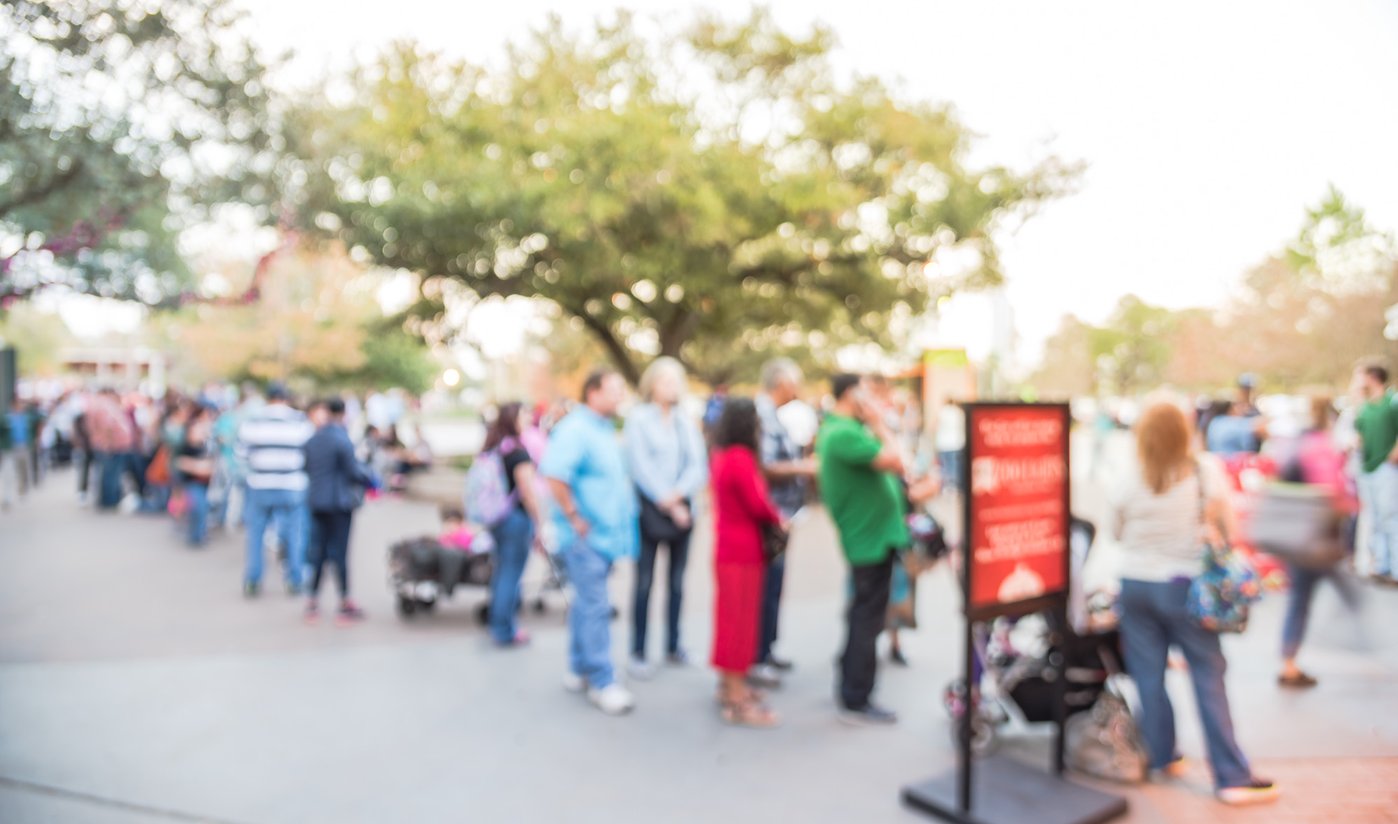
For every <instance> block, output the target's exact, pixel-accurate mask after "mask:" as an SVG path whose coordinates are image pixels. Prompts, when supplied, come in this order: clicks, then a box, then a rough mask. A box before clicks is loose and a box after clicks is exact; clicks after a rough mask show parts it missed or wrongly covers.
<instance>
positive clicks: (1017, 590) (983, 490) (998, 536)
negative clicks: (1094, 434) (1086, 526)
mask: <svg viewBox="0 0 1398 824" xmlns="http://www.w3.org/2000/svg"><path fill="white" fill-rule="evenodd" d="M1068 424H1069V417H1068V409H1067V407H1066V406H1064V405H1061V404H968V405H967V407H966V450H967V453H968V455H967V457H968V458H969V460H968V462H967V463H968V464H969V466H968V467H967V469H966V471H967V472H968V474H969V478H968V479H967V480H968V485H967V489H968V490H969V494H968V496H967V501H966V535H967V538H968V542H967V545H968V546H969V548H970V554H969V569H968V570H967V572H968V573H969V576H968V577H969V579H970V580H969V582H968V593H969V594H968V598H967V611H968V613H970V614H979V615H984V614H988V613H989V614H999V613H1005V612H1014V611H1016V607H1017V606H1022V607H1026V608H1027V607H1029V606H1031V605H1034V604H1037V603H1041V602H1042V601H1043V599H1045V598H1049V597H1055V596H1057V597H1063V596H1064V595H1065V594H1066V592H1067V589H1068V557H1069V556H1068V526H1069V520H1070V512H1069V504H1068V482H1069V479H1068V429H1069V426H1068Z"/></svg>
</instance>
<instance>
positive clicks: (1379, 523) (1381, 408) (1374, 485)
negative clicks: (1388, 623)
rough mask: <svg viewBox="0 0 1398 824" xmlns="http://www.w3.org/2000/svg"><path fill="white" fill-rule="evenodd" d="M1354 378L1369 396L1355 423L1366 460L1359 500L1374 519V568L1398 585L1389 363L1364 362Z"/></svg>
mask: <svg viewBox="0 0 1398 824" xmlns="http://www.w3.org/2000/svg"><path fill="white" fill-rule="evenodd" d="M1354 382H1355V385H1356V386H1357V387H1358V389H1359V395H1360V397H1362V398H1363V399H1364V405H1363V406H1362V407H1361V408H1360V410H1359V414H1358V415H1357V416H1356V417H1355V419H1354V428H1355V430H1357V431H1358V432H1359V441H1360V457H1361V459H1362V462H1363V467H1362V468H1363V471H1362V472H1361V473H1360V474H1359V504H1360V507H1361V508H1362V509H1363V511H1364V516H1365V520H1366V521H1367V522H1368V532H1367V535H1368V545H1369V558H1370V561H1369V573H1370V574H1371V575H1372V576H1373V577H1374V578H1375V579H1376V580H1379V581H1381V582H1383V583H1388V584H1392V583H1395V581H1394V578H1393V553H1394V552H1395V551H1398V448H1395V447H1398V407H1395V406H1394V396H1393V390H1392V389H1389V388H1388V370H1387V369H1385V368H1384V367H1382V366H1379V365H1378V364H1367V365H1365V366H1361V367H1359V368H1358V369H1356V370H1355V373H1354Z"/></svg>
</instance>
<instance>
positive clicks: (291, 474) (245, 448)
mask: <svg viewBox="0 0 1398 824" xmlns="http://www.w3.org/2000/svg"><path fill="white" fill-rule="evenodd" d="M314 432H315V427H313V426H312V425H311V422H310V421H308V420H306V416H305V415H303V414H301V413H300V412H297V411H296V410H295V409H292V408H291V407H289V406H286V405H284V404H279V403H274V404H269V405H267V406H265V407H263V408H261V409H259V410H257V411H256V412H254V413H252V414H251V415H249V416H248V417H247V418H246V419H244V421H243V422H242V424H241V425H240V426H239V427H238V448H237V453H238V456H239V457H240V458H241V459H242V461H243V463H244V465H245V466H246V467H247V469H248V474H247V484H248V487H249V488H250V489H289V490H293V491H301V490H304V489H305V488H306V486H307V482H306V457H305V455H304V454H303V453H302V451H301V448H302V447H303V446H305V445H306V441H308V440H310V437H311V435H312V434H314Z"/></svg>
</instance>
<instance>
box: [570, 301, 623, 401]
mask: <svg viewBox="0 0 1398 824" xmlns="http://www.w3.org/2000/svg"><path fill="white" fill-rule="evenodd" d="M559 305H560V306H562V307H563V309H564V311H566V312H568V313H569V314H571V315H572V316H573V317H575V318H577V319H579V320H581V321H582V322H583V325H584V326H586V327H587V330H588V331H589V332H591V333H592V336H593V337H595V338H597V340H598V341H599V342H600V343H601V344H602V346H603V348H605V349H606V350H607V354H608V355H609V356H611V359H612V364H613V365H614V366H616V368H617V369H618V370H620V372H621V375H622V377H624V378H626V381H627V383H630V384H631V385H632V386H635V385H636V384H638V383H640V382H641V370H640V369H638V368H637V367H636V363H635V362H634V361H632V360H631V352H630V351H629V350H628V349H627V348H626V346H625V345H623V344H622V342H621V341H619V340H617V337H616V335H615V334H614V333H613V332H612V329H611V327H610V326H608V325H607V324H605V323H603V322H602V321H601V320H599V319H598V318H595V317H593V316H592V315H590V314H588V312H587V311H586V310H584V309H580V308H579V307H576V306H572V305H569V304H565V303H560V304H559Z"/></svg>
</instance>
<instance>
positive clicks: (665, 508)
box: [655, 492, 684, 512]
mask: <svg viewBox="0 0 1398 824" xmlns="http://www.w3.org/2000/svg"><path fill="white" fill-rule="evenodd" d="M683 502H684V497H683V496H682V495H680V493H678V492H671V493H670V494H669V495H666V496H665V497H664V498H661V499H660V500H658V501H656V502H655V505H656V506H658V507H659V508H660V510H661V511H662V512H670V511H671V510H673V509H674V508H675V507H676V506H679V505H680V504H681V503H683Z"/></svg>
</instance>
